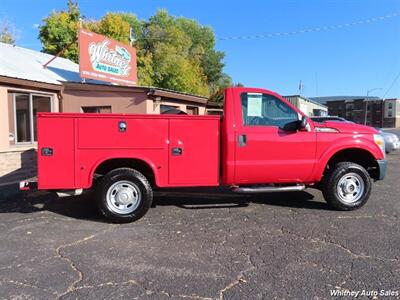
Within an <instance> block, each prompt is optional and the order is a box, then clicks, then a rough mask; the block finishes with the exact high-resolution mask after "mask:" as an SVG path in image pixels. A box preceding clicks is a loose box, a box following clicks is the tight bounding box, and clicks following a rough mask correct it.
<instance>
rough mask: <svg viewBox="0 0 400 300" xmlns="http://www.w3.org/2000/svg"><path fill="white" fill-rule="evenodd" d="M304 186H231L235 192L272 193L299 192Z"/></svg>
mask: <svg viewBox="0 0 400 300" xmlns="http://www.w3.org/2000/svg"><path fill="white" fill-rule="evenodd" d="M305 188H306V186H305V185H304V184H296V185H292V186H262V187H233V188H232V189H231V190H232V191H233V192H235V193H243V194H255V193H274V192H299V191H303V190H304V189H305Z"/></svg>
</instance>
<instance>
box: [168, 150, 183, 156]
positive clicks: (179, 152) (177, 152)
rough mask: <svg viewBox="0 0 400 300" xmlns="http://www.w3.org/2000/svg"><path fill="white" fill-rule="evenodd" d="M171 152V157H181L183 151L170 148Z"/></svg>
mask: <svg viewBox="0 0 400 300" xmlns="http://www.w3.org/2000/svg"><path fill="white" fill-rule="evenodd" d="M171 152H172V155H173V156H179V155H182V153H183V150H182V148H172V151H171Z"/></svg>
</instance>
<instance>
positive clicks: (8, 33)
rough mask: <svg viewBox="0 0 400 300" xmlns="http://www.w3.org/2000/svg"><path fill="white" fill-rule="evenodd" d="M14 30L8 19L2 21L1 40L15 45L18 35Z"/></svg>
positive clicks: (0, 27) (0, 26) (0, 28)
mask: <svg viewBox="0 0 400 300" xmlns="http://www.w3.org/2000/svg"><path fill="white" fill-rule="evenodd" d="M14 32H15V30H14V29H13V27H12V26H11V25H10V24H9V23H8V22H7V21H3V22H1V25H0V42H2V43H6V44H11V45H15V42H16V37H15V33H14Z"/></svg>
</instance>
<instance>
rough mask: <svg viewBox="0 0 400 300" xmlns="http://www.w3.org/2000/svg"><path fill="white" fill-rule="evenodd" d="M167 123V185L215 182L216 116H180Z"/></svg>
mask: <svg viewBox="0 0 400 300" xmlns="http://www.w3.org/2000/svg"><path fill="white" fill-rule="evenodd" d="M169 122H170V124H169V140H170V143H169V184H170V185H171V186H217V185H218V184H219V119H218V118H215V117H202V118H201V119H200V118H196V117H182V118H179V119H170V121H169Z"/></svg>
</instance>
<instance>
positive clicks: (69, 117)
mask: <svg viewBox="0 0 400 300" xmlns="http://www.w3.org/2000/svg"><path fill="white" fill-rule="evenodd" d="M244 92H248V93H263V94H268V95H272V96H274V97H276V98H278V99H279V100H280V101H282V102H283V103H285V104H286V105H288V106H289V107H290V108H292V109H294V110H295V111H296V112H297V113H299V114H300V115H302V113H301V112H300V111H299V110H298V109H297V108H296V107H293V105H291V104H290V103H288V102H287V101H286V100H285V99H283V98H282V97H281V96H279V95H277V94H276V93H273V92H271V91H268V90H262V89H253V88H228V89H227V90H226V93H225V112H224V117H223V119H222V120H220V118H219V117H217V116H183V115H118V114H100V115H99V114H62V113H39V114H38V146H39V154H38V157H39V158H38V169H39V170H38V187H39V189H78V188H90V187H91V185H92V179H93V175H94V173H95V170H96V168H97V167H98V166H99V165H100V164H101V163H103V162H105V161H107V160H110V159H115V158H134V159H137V160H141V161H142V162H144V163H146V164H147V165H148V166H149V167H150V168H151V170H152V171H153V173H154V177H155V182H156V185H157V186H159V187H178V186H218V185H220V184H222V185H243V184H263V183H300V182H302V183H307V184H311V183H315V182H318V181H319V180H320V179H321V176H322V173H323V171H324V169H325V167H326V164H327V162H328V160H329V159H330V158H331V157H332V156H333V155H334V154H335V153H337V152H338V151H340V150H343V149H349V148H360V149H364V150H367V151H369V152H370V153H371V154H372V155H373V157H374V158H375V159H383V158H384V155H383V153H382V151H381V150H380V149H379V147H378V146H377V145H376V144H375V143H374V141H373V134H375V133H376V131H375V130H374V129H372V128H369V127H365V126H361V125H356V124H351V123H337V122H332V123H325V124H323V125H322V124H318V127H330V128H336V129H337V130H338V131H339V132H338V133H326V132H316V130H315V125H314V124H313V123H312V121H311V120H309V124H310V128H309V130H302V131H296V132H288V131H284V130H282V129H279V128H278V127H276V126H259V125H257V126H245V125H243V118H242V111H241V100H240V95H241V93H244ZM120 122H125V123H126V125H127V130H126V131H120V130H119V123H120ZM239 135H246V137H247V144H246V146H244V147H240V146H239V144H238V138H239ZM43 148H51V149H52V150H53V155H51V156H43V155H41V151H42V149H43ZM176 151H178V152H176ZM174 154H177V155H174ZM220 177H221V181H220Z"/></svg>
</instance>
